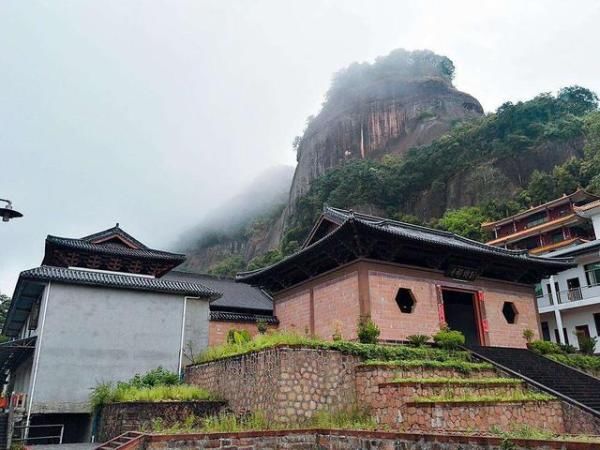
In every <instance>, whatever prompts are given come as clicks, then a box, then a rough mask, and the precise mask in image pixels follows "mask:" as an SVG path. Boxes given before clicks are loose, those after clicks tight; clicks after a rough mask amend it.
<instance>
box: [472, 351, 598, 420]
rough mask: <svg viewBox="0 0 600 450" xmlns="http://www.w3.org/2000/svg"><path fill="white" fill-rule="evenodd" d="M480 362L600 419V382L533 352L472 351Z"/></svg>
mask: <svg viewBox="0 0 600 450" xmlns="http://www.w3.org/2000/svg"><path fill="white" fill-rule="evenodd" d="M470 350H471V351H472V352H473V353H474V354H475V355H476V356H477V357H479V358H481V359H484V360H485V361H488V362H490V363H492V364H494V365H496V366H497V367H499V368H501V369H504V370H508V371H511V372H512V373H513V374H515V375H516V376H520V377H522V378H523V379H525V380H527V381H532V382H533V383H534V384H536V385H537V386H538V387H539V388H540V389H543V390H545V391H546V392H550V393H552V394H553V395H556V396H558V397H559V398H561V399H563V400H565V401H567V402H569V403H572V404H574V405H576V406H580V407H583V408H584V409H586V410H587V411H588V412H590V413H592V414H594V415H597V416H600V380H599V379H597V378H594V377H592V376H590V375H587V374H585V373H583V372H581V371H579V370H577V369H573V368H571V367H568V366H565V365H564V364H560V363H557V362H555V361H552V360H551V359H548V358H546V357H544V356H541V355H538V354H537V353H534V352H532V351H530V350H525V349H517V348H504V347H470Z"/></svg>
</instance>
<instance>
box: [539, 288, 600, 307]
mask: <svg viewBox="0 0 600 450" xmlns="http://www.w3.org/2000/svg"><path fill="white" fill-rule="evenodd" d="M556 296H557V301H558V304H560V305H564V304H569V303H573V302H578V301H580V300H589V299H593V298H597V299H598V300H599V301H600V284H596V285H593V286H581V287H577V288H572V289H567V290H564V291H557V292H556ZM537 301H538V306H539V307H540V308H543V307H546V306H550V305H553V304H554V302H553V301H552V299H551V298H550V295H549V294H548V293H545V294H544V296H542V297H538V299H537Z"/></svg>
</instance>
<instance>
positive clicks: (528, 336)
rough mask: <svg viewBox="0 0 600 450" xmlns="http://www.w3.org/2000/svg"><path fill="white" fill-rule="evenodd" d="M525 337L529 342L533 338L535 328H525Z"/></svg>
mask: <svg viewBox="0 0 600 450" xmlns="http://www.w3.org/2000/svg"><path fill="white" fill-rule="evenodd" d="M523 338H524V339H525V340H526V341H527V343H528V344H529V343H530V342H531V341H532V340H533V330H532V329H531V328H525V329H524V330H523Z"/></svg>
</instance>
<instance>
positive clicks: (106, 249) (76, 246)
mask: <svg viewBox="0 0 600 450" xmlns="http://www.w3.org/2000/svg"><path fill="white" fill-rule="evenodd" d="M46 242H47V243H49V244H52V245H57V246H59V247H62V248H68V249H73V250H79V251H89V252H93V253H105V254H110V255H115V256H125V257H135V258H148V259H161V260H169V261H175V262H183V261H184V260H185V255H182V254H179V253H171V252H165V251H162V250H154V249H151V248H147V247H146V248H141V249H135V248H128V247H124V246H122V245H115V244H92V243H91V242H88V241H87V240H84V239H73V238H65V237H59V236H51V235H48V237H47V238H46Z"/></svg>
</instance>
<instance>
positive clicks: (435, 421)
mask: <svg viewBox="0 0 600 450" xmlns="http://www.w3.org/2000/svg"><path fill="white" fill-rule="evenodd" d="M375 414H376V417H377V420H378V422H379V423H380V424H382V425H383V424H385V425H388V426H389V427H390V429H393V430H404V431H425V432H431V431H437V430H439V431H442V430H443V431H464V430H478V431H484V432H485V431H490V430H491V429H492V428H493V427H499V428H500V429H502V430H508V429H510V428H511V427H512V426H518V425H527V426H529V427H531V428H534V429H539V430H545V431H551V432H554V433H564V432H565V426H564V422H563V415H562V405H561V403H560V402H559V401H525V402H510V403H483V402H482V403H473V402H469V403H435V404H418V403H405V404H403V405H399V406H392V407H387V408H385V407H382V408H378V409H377V411H376V412H375Z"/></svg>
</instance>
